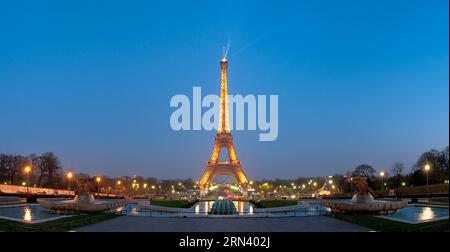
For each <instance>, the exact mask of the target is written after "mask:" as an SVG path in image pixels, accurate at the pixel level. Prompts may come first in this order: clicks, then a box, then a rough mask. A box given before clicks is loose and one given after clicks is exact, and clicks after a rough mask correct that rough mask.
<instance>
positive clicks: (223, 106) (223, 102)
mask: <svg viewBox="0 0 450 252" xmlns="http://www.w3.org/2000/svg"><path fill="white" fill-rule="evenodd" d="M227 68H228V61H227V59H226V55H225V53H224V54H223V56H222V60H221V61H220V70H221V80H220V114H219V127H218V132H217V135H216V138H215V140H214V149H213V151H212V155H211V158H210V160H208V163H207V166H206V170H205V172H204V173H203V175H202V177H201V178H200V181H199V183H198V185H199V188H200V189H201V190H202V191H204V189H205V188H207V186H208V184H209V183H210V182H211V181H212V180H213V179H214V178H215V177H217V176H220V175H228V176H231V177H234V178H235V179H236V181H237V182H238V183H239V184H240V185H242V186H247V184H248V180H247V177H246V176H245V174H244V172H243V171H242V168H241V162H240V161H239V159H238V158H237V156H236V151H235V150H234V147H233V137H232V136H231V132H230V122H229V112H228V81H227ZM222 148H226V149H227V151H228V160H227V161H219V156H220V151H221V149H222Z"/></svg>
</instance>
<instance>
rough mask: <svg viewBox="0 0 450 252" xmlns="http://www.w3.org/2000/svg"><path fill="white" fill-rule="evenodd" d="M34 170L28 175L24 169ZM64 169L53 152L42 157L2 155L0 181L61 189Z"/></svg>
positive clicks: (0, 155)
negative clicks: (27, 167)
mask: <svg viewBox="0 0 450 252" xmlns="http://www.w3.org/2000/svg"><path fill="white" fill-rule="evenodd" d="M26 166H30V167H31V168H32V169H31V171H30V172H29V174H26V173H25V171H24V168H25V167H26ZM61 178H62V167H61V165H60V163H59V160H58V157H56V155H55V154H54V153H52V152H46V153H44V154H42V155H40V156H39V155H36V154H30V155H28V156H23V155H8V154H1V153H0V181H1V182H2V183H7V184H13V185H20V184H22V183H28V185H30V186H37V187H50V188H59V187H60V186H61Z"/></svg>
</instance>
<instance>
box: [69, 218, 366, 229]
mask: <svg viewBox="0 0 450 252" xmlns="http://www.w3.org/2000/svg"><path fill="white" fill-rule="evenodd" d="M75 231H79V232H367V231H370V229H367V228H365V227H361V226H357V225H355V224H351V223H348V222H344V221H341V220H338V219H334V218H329V217H325V216H315V217H287V218H239V219H235V218H152V217H136V216H122V217H119V218H115V219H112V220H107V221H104V222H101V223H97V224H93V225H90V226H86V227H82V228H79V229H76V230H75Z"/></svg>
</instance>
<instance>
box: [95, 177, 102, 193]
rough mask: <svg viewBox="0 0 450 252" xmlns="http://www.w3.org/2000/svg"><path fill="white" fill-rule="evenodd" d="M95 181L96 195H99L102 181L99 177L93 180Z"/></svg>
mask: <svg viewBox="0 0 450 252" xmlns="http://www.w3.org/2000/svg"><path fill="white" fill-rule="evenodd" d="M95 181H97V194H99V193H100V181H102V179H101V178H100V177H97V178H96V179H95Z"/></svg>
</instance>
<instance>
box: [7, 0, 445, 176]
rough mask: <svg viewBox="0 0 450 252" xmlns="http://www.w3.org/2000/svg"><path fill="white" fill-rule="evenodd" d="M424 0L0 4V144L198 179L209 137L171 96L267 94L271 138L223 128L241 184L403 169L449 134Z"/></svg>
mask: <svg viewBox="0 0 450 252" xmlns="http://www.w3.org/2000/svg"><path fill="white" fill-rule="evenodd" d="M448 4H449V3H448V1H447V0H442V1H438V0H432V1H414V0H403V1H402V0H398V1H379V0H369V1H356V0H355V1H346V0H343V1H320V0H319V1H306V0H305V1H297V0H296V1H220V2H219V1H183V2H182V1H179V2H178V1H158V2H152V1H110V0H108V1H56V0H55V1H20V0H18V1H3V2H2V3H0V113H1V115H0V153H17V154H29V153H38V154H40V153H43V152H46V151H53V152H55V154H56V155H58V156H59V157H60V159H61V163H62V164H63V166H64V167H65V168H67V167H72V168H73V169H75V170H76V171H80V172H87V173H90V174H92V175H102V174H107V175H111V176H122V175H134V174H139V175H143V176H155V177H159V178H186V177H193V178H198V177H199V176H200V175H201V173H202V172H203V170H204V168H205V164H206V161H207V159H208V158H209V156H210V153H211V151H212V146H213V141H214V136H215V132H213V131H184V132H183V131H181V132H175V131H173V130H171V128H170V125H169V118H170V115H171V113H172V112H173V111H174V109H172V108H170V107H169V101H170V99H171V97H172V96H173V95H175V94H186V95H189V96H192V87H193V86H201V87H202V89H203V90H202V91H203V93H204V94H210V93H215V94H218V93H219V78H220V72H219V60H220V54H221V48H222V46H223V45H225V44H226V43H227V41H231V48H230V53H229V55H230V57H229V62H230V63H229V85H230V86H229V91H230V94H242V95H246V94H266V95H270V94H276V95H279V135H278V139H277V140H276V141H274V142H259V141H258V132H255V131H239V132H234V133H233V136H234V138H235V147H236V151H237V154H238V157H239V158H240V159H241V161H242V164H243V168H244V171H245V172H246V173H247V175H248V177H249V178H251V179H259V178H277V177H279V178H288V177H290V178H295V177H299V176H316V175H319V176H322V175H330V174H334V173H338V172H345V171H347V170H351V169H353V168H354V167H356V166H357V165H359V164H361V163H368V164H371V165H372V166H374V167H375V168H376V169H378V170H380V169H389V170H390V168H391V167H392V164H393V163H394V162H396V161H401V162H404V163H405V165H406V166H407V168H408V170H409V168H410V167H411V165H412V164H413V163H414V162H415V161H416V159H417V157H418V155H419V154H420V153H422V152H424V151H427V150H429V149H431V148H437V149H442V148H444V147H445V146H447V145H448V143H449V133H448V132H449V72H448V67H449V51H448V47H449V40H448V39H449V33H448V31H449V27H448V23H449V13H448V7H449V6H448Z"/></svg>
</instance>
